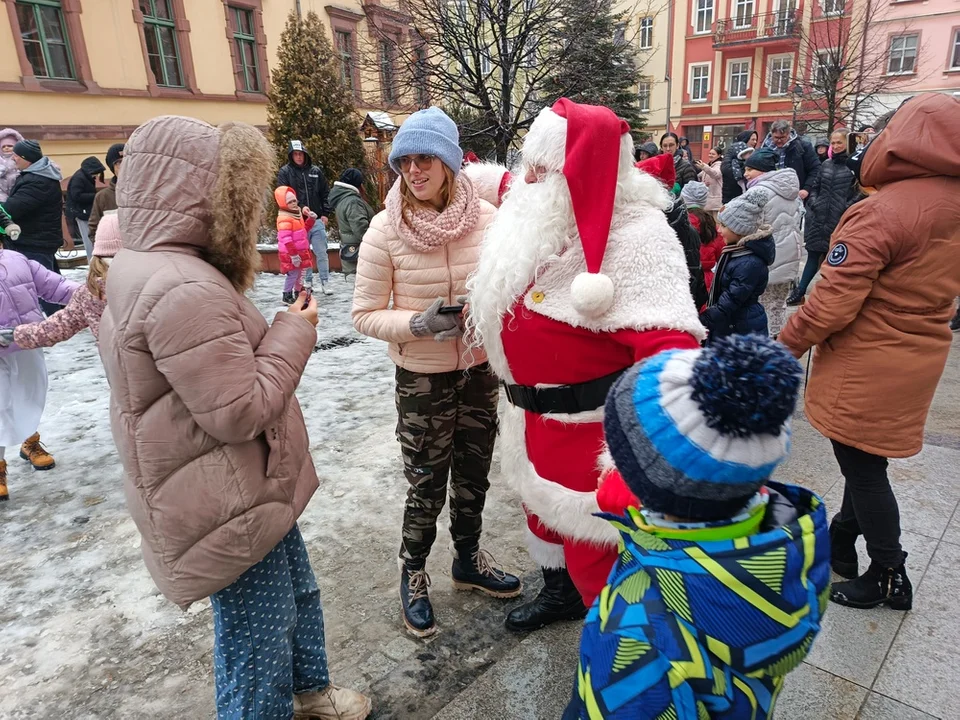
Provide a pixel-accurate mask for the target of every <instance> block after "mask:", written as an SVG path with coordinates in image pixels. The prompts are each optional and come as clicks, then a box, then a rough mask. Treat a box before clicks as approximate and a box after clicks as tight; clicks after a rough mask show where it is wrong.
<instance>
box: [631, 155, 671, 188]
mask: <svg viewBox="0 0 960 720" xmlns="http://www.w3.org/2000/svg"><path fill="white" fill-rule="evenodd" d="M637 167H638V168H639V169H640V170H643V172H645V173H647V175H653V176H654V177H655V178H657V180H659V181H660V182H662V183H663V184H664V185H666V186H667V190H671V189H673V186H674V185H675V184H676V183H677V167H676V165H674V164H673V155H670V154H669V153H663V154H660V155H654V156H653V157H652V158H647V159H646V160H641V161H640V162H638V163H637Z"/></svg>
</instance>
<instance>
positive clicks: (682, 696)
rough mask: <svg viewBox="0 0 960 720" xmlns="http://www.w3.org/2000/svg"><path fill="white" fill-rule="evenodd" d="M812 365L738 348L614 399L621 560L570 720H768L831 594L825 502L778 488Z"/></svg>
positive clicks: (757, 348) (648, 379) (612, 476)
mask: <svg viewBox="0 0 960 720" xmlns="http://www.w3.org/2000/svg"><path fill="white" fill-rule="evenodd" d="M800 376H801V369H800V365H799V364H798V363H797V361H796V360H794V359H793V357H792V356H791V355H790V353H789V352H787V350H786V349H785V348H784V347H783V346H782V345H780V344H779V343H777V342H775V341H773V340H770V339H769V338H766V337H763V336H761V335H733V336H729V337H726V338H722V339H719V340H717V341H716V342H715V343H714V344H712V345H710V346H708V347H707V348H705V349H699V350H669V351H666V352H663V353H660V354H659V355H656V356H654V357H652V358H649V359H648V360H645V361H644V362H642V363H640V364H638V365H636V366H634V367H633V368H632V369H631V370H629V371H628V372H627V373H625V374H624V375H623V376H622V377H621V378H620V379H619V380H618V381H617V383H616V384H615V385H614V386H613V388H612V389H611V391H610V394H609V395H608V397H607V404H606V409H605V413H604V430H605V433H606V437H607V443H608V445H609V448H610V454H611V456H612V458H613V461H614V463H615V465H616V470H612V471H611V472H609V473H608V474H607V476H606V477H605V479H604V481H603V485H602V487H601V489H600V492H599V493H598V502H599V504H600V507H601V509H603V510H605V511H607V512H606V513H603V517H605V518H606V519H607V520H609V521H610V522H611V523H612V524H613V525H614V527H616V528H617V529H618V530H619V531H620V537H621V544H620V555H619V558H618V560H617V562H616V564H615V565H614V568H613V571H612V572H611V573H610V577H609V580H608V582H607V585H606V587H605V588H604V589H603V591H602V593H601V594H600V597H599V598H598V599H597V601H596V602H595V603H594V604H593V607H592V608H591V609H590V612H589V614H588V615H587V620H586V625H585V627H584V630H583V634H582V638H581V643H580V665H579V668H578V672H577V681H576V685H575V688H574V693H573V699H572V700H571V702H570V705H569V707H568V708H567V711H566V713H565V714H564V720H574V719H577V720H600V719H601V718H603V719H606V720H620V719H623V720H626V719H627V718H629V720H643V719H644V718H649V720H654V718H677V719H678V720H706V719H707V718H710V719H712V720H741V719H742V718H753V719H755V720H766V719H767V718H772V717H773V711H774V704H775V702H776V698H777V696H778V694H779V693H780V690H781V689H782V688H783V683H784V678H785V676H786V675H787V673H788V672H790V671H791V670H793V669H794V668H796V667H797V666H798V665H799V664H800V663H801V661H802V660H803V659H804V657H806V655H807V653H809V652H810V648H811V646H812V644H813V640H814V638H815V637H816V635H817V633H818V632H819V631H820V620H821V617H822V615H823V612H824V610H825V609H826V606H827V598H828V593H829V588H830V565H829V557H830V551H829V542H828V531H827V522H826V514H825V510H824V505H823V501H822V500H821V499H820V498H819V497H818V496H817V495H816V494H814V493H813V492H811V491H809V490H807V489H805V488H802V487H799V486H795V485H784V484H781V483H776V482H772V481H771V480H770V476H771V474H772V473H773V471H774V470H775V469H776V467H777V465H779V464H780V463H781V462H783V461H784V460H785V459H786V457H787V455H788V453H789V450H790V416H791V414H792V413H793V410H794V406H795V404H796V399H797V390H798V388H799V385H800Z"/></svg>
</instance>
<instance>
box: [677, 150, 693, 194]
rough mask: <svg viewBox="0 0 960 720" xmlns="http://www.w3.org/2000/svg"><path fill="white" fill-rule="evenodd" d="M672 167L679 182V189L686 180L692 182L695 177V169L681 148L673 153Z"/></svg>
mask: <svg viewBox="0 0 960 720" xmlns="http://www.w3.org/2000/svg"><path fill="white" fill-rule="evenodd" d="M673 167H674V168H675V169H676V171H677V182H678V183H680V189H681V190H682V189H683V186H684V185H686V184H687V183H688V182H693V181H694V180H696V179H697V171H696V169H695V168H694V167H693V165H692V164H691V163H690V161H689V160H687V155H686V153H685V152H684V151H682V150H677V152H676V153H674V155H673Z"/></svg>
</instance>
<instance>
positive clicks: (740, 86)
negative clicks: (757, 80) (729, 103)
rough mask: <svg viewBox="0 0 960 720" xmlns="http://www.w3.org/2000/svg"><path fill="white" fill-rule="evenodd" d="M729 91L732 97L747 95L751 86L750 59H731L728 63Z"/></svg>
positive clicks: (737, 97)
mask: <svg viewBox="0 0 960 720" xmlns="http://www.w3.org/2000/svg"><path fill="white" fill-rule="evenodd" d="M727 68H728V73H727V93H728V95H729V97H730V98H731V99H741V98H745V97H746V96H747V90H748V89H749V87H750V61H749V60H747V59H744V60H731V61H730V63H729V64H728V65H727Z"/></svg>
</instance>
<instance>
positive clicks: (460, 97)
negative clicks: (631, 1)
mask: <svg viewBox="0 0 960 720" xmlns="http://www.w3.org/2000/svg"><path fill="white" fill-rule="evenodd" d="M641 1H642V0H641ZM403 10H404V12H405V14H406V15H407V16H408V22H409V25H410V27H411V28H412V30H411V31H410V33H409V35H408V36H398V35H397V34H390V33H381V34H380V35H379V36H378V42H377V43H376V44H377V48H375V57H367V58H365V59H364V60H362V61H361V62H362V65H363V67H364V68H365V72H368V73H370V72H374V73H375V78H374V79H375V80H377V81H379V84H380V85H381V87H383V86H384V85H385V80H384V76H385V73H386V72H387V70H386V68H387V67H388V65H389V64H390V63H391V62H392V64H393V66H394V67H395V68H396V69H395V71H390V72H394V73H395V77H390V78H387V80H388V81H390V82H396V85H397V92H398V93H399V95H400V98H399V99H398V100H397V104H401V105H403V106H406V107H412V108H417V107H424V106H425V105H428V104H431V103H435V104H439V105H442V106H444V107H445V108H447V109H448V110H449V111H450V114H451V115H452V116H453V117H454V118H455V119H456V120H457V122H458V124H459V125H460V129H461V141H462V143H463V145H464V146H465V147H467V148H470V149H474V150H475V151H477V152H478V154H487V153H490V154H493V155H495V156H496V158H497V160H498V161H500V162H505V161H506V160H507V157H508V154H509V152H510V150H511V149H512V148H514V147H515V141H516V140H517V138H518V136H519V135H521V134H522V133H523V132H524V131H525V130H526V129H528V128H529V127H530V125H531V123H532V122H533V120H534V118H535V117H536V114H537V113H538V112H539V111H540V109H541V108H542V107H544V106H545V105H546V104H548V103H550V102H552V101H553V100H555V99H556V97H558V96H559V95H562V94H566V92H565V91H567V90H569V94H571V95H574V96H577V97H578V98H579V99H581V100H584V101H588V100H589V98H590V97H594V98H595V97H600V95H597V94H596V93H594V95H592V96H591V95H589V93H588V90H589V83H588V82H586V81H585V79H586V78H589V77H590V76H591V72H590V69H589V68H578V67H576V64H577V63H581V62H583V61H582V60H580V58H586V57H589V54H588V53H584V47H583V44H584V42H586V41H587V40H585V39H583V38H577V37H576V34H575V33H574V32H573V31H572V28H573V25H572V23H571V19H572V18H577V17H579V18H586V17H591V18H594V22H595V20H596V18H599V17H605V18H612V19H613V22H612V24H611V25H610V37H609V38H607V40H608V41H609V46H610V47H605V48H604V50H603V52H597V53H595V54H593V56H592V58H591V62H593V63H594V65H595V68H594V72H593V73H592V75H593V77H594V79H596V78H597V77H598V76H602V77H608V76H611V75H613V74H614V73H611V72H606V71H604V72H602V73H598V72H597V70H598V68H600V67H602V66H603V65H604V64H608V65H609V64H618V67H619V69H620V78H619V82H620V84H621V86H622V85H624V84H626V85H627V86H632V85H635V84H636V81H637V80H638V79H639V70H640V67H641V66H642V62H641V61H638V60H636V59H635V57H634V56H635V53H636V48H637V43H636V42H634V41H633V39H632V37H631V34H630V27H629V23H628V22H626V19H627V18H628V17H629V16H631V15H633V13H632V12H622V11H621V12H615V11H614V10H613V9H612V3H611V0H410V2H408V3H406V4H405V5H404V6H403ZM651 14H652V13H651ZM614 46H615V47H614ZM387 55H389V57H385V56H387ZM561 77H565V78H567V80H566V82H568V83H573V84H574V85H576V87H570V88H566V87H565V86H562V85H561V84H558V83H557V82H556V80H557V79H558V78H561ZM574 81H576V82H574ZM609 95H610V97H618V98H621V99H622V98H623V97H624V94H623V92H619V93H612V92H611V93H609ZM631 100H632V101H633V103H634V105H635V108H634V110H635V113H636V114H635V115H634V116H633V119H634V122H637V121H638V119H639V100H638V98H637V96H636V94H635V92H634V93H632V94H631ZM614 109H615V110H616V109H617V108H616V107H615V108H614ZM638 124H642V123H638Z"/></svg>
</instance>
